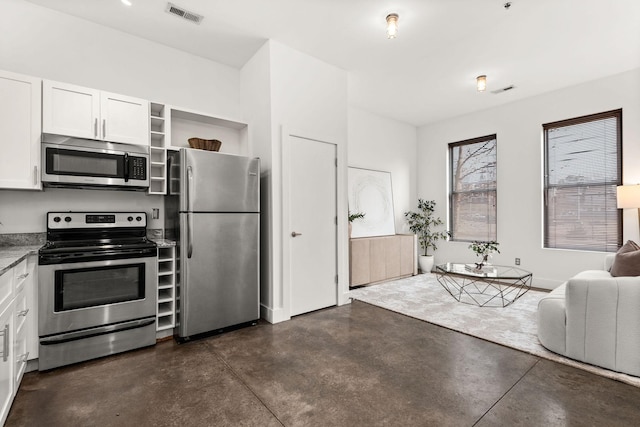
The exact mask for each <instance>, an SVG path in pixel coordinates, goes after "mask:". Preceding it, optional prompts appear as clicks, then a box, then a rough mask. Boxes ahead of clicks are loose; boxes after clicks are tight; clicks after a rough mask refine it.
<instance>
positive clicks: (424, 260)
mask: <svg viewBox="0 0 640 427" xmlns="http://www.w3.org/2000/svg"><path fill="white" fill-rule="evenodd" d="M418 265H419V266H420V271H421V272H423V273H431V270H432V269H433V255H420V257H418Z"/></svg>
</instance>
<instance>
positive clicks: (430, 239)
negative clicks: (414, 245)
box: [404, 199, 451, 273]
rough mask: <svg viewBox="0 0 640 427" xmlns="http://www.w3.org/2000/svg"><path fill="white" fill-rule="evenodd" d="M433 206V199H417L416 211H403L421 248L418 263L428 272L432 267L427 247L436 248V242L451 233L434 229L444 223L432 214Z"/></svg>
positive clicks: (422, 269) (434, 206)
mask: <svg viewBox="0 0 640 427" xmlns="http://www.w3.org/2000/svg"><path fill="white" fill-rule="evenodd" d="M435 208H436V202H435V200H422V199H418V212H412V211H409V212H405V213H404V217H405V219H406V220H407V224H409V229H410V230H411V231H412V232H413V233H415V234H416V235H417V236H418V243H419V244H420V248H421V249H422V253H421V255H420V257H419V258H418V265H419V266H420V270H421V271H422V272H423V273H428V272H430V271H431V269H432V268H433V255H429V248H431V249H433V250H434V251H435V250H437V249H438V248H437V246H436V242H437V241H438V240H440V239H446V238H447V237H448V236H450V235H451V233H449V232H448V231H435V230H434V227H438V226H441V225H442V224H444V222H443V221H442V220H441V219H440V218H435V217H434V216H433V214H434V211H435Z"/></svg>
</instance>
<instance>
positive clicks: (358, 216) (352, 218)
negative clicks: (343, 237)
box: [349, 211, 364, 238]
mask: <svg viewBox="0 0 640 427" xmlns="http://www.w3.org/2000/svg"><path fill="white" fill-rule="evenodd" d="M362 218H364V213H362V212H356V213H351V211H349V238H351V223H352V222H353V221H355V220H356V219H362Z"/></svg>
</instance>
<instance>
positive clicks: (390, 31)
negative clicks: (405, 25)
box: [387, 13, 400, 39]
mask: <svg viewBox="0 0 640 427" xmlns="http://www.w3.org/2000/svg"><path fill="white" fill-rule="evenodd" d="M398 19H400V17H399V16H398V14H397V13H390V14H388V15H387V38H388V39H395V38H396V35H397V34H398Z"/></svg>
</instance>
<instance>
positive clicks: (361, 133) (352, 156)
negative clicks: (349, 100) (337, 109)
mask: <svg viewBox="0 0 640 427" xmlns="http://www.w3.org/2000/svg"><path fill="white" fill-rule="evenodd" d="M417 138H418V136H417V129H416V127H415V126H413V125H409V124H406V123H401V122H398V121H396V120H393V119H389V118H386V117H382V116H378V115H376V114H373V113H369V112H367V111H365V110H362V109H360V108H355V107H350V108H349V147H348V157H349V166H352V167H358V168H364V169H373V170H381V171H386V172H391V184H392V190H393V207H394V213H395V225H396V233H410V232H411V231H410V230H409V229H408V227H407V226H406V222H405V221H404V212H406V211H408V210H412V209H415V207H416V205H417V203H418V202H417V191H416V165H417V162H416V149H417Z"/></svg>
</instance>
